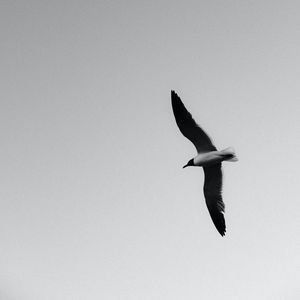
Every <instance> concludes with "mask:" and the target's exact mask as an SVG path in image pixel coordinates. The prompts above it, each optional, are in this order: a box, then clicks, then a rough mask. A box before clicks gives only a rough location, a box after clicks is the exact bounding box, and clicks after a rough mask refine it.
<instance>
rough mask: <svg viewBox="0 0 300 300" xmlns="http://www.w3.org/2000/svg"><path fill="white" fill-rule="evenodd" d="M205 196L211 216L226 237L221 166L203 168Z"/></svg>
mask: <svg viewBox="0 0 300 300" xmlns="http://www.w3.org/2000/svg"><path fill="white" fill-rule="evenodd" d="M203 169H204V176H205V178H204V188H203V191H204V196H205V201H206V205H207V208H208V211H209V213H210V216H211V218H212V220H213V222H214V224H215V226H216V228H217V230H218V231H219V233H220V234H221V235H222V236H224V235H225V232H226V225H225V219H224V214H223V213H224V211H225V205H224V202H223V200H222V169H221V164H216V165H212V166H209V167H203Z"/></svg>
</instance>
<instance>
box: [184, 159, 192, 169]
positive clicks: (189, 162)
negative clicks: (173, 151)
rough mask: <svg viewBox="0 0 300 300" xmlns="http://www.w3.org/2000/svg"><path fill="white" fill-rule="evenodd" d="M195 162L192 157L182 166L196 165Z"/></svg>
mask: <svg viewBox="0 0 300 300" xmlns="http://www.w3.org/2000/svg"><path fill="white" fill-rule="evenodd" d="M194 165H195V164H194V159H193V158H192V159H190V160H189V161H188V163H187V164H186V165H185V166H183V167H182V168H186V167H188V166H194Z"/></svg>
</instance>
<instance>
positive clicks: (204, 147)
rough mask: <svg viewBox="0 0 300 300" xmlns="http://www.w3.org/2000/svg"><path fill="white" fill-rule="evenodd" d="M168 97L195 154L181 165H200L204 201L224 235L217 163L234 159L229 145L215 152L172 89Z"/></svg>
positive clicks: (223, 206)
mask: <svg viewBox="0 0 300 300" xmlns="http://www.w3.org/2000/svg"><path fill="white" fill-rule="evenodd" d="M171 100H172V108H173V112H174V116H175V120H176V123H177V126H178V127H179V130H180V131H181V133H182V134H183V135H184V136H185V137H186V138H187V139H189V140H190V141H191V142H192V143H193V144H194V146H195V147H196V150H197V153H198V154H197V155H196V156H195V157H193V158H192V159H190V160H189V161H188V163H187V164H186V165H185V166H183V168H186V167H189V166H195V167H202V168H203V170H204V187H203V192H204V197H205V202H206V205H207V208H208V211H209V214H210V216H211V218H212V221H213V223H214V224H215V227H216V228H217V230H218V232H219V233H220V234H221V235H222V236H224V235H225V232H226V225H225V219H224V212H225V205H224V202H223V199H222V169H221V165H222V161H232V162H234V161H237V160H238V159H237V157H236V154H235V151H234V149H233V148H232V147H229V148H226V149H224V150H221V151H218V150H217V148H216V147H215V146H214V145H213V143H212V141H211V139H210V138H209V136H208V135H207V134H206V133H205V132H204V130H203V129H202V128H201V127H200V126H199V125H198V124H197V123H196V122H195V121H194V119H193V117H192V115H191V114H190V112H189V111H188V110H187V109H186V108H185V106H184V104H183V103H182V101H181V99H180V97H179V96H178V95H177V94H176V92H175V91H171Z"/></svg>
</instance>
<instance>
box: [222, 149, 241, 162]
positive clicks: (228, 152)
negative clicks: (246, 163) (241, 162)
mask: <svg viewBox="0 0 300 300" xmlns="http://www.w3.org/2000/svg"><path fill="white" fill-rule="evenodd" d="M221 152H222V153H223V154H224V155H225V157H226V160H227V161H232V162H233V161H238V158H237V156H236V154H235V150H234V148H233V147H228V148H226V149H224V150H222V151H221Z"/></svg>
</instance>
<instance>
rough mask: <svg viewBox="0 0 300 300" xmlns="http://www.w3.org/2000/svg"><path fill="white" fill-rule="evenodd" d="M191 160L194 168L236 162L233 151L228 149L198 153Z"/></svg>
mask: <svg viewBox="0 0 300 300" xmlns="http://www.w3.org/2000/svg"><path fill="white" fill-rule="evenodd" d="M193 160H194V165H195V166H198V167H204V166H210V165H214V164H219V163H221V162H222V161H224V160H227V161H237V157H236V156H235V152H234V149H233V148H231V147H230V148H226V149H224V150H221V151H210V152H205V153H199V154H198V155H197V156H195V157H194V158H193Z"/></svg>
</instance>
